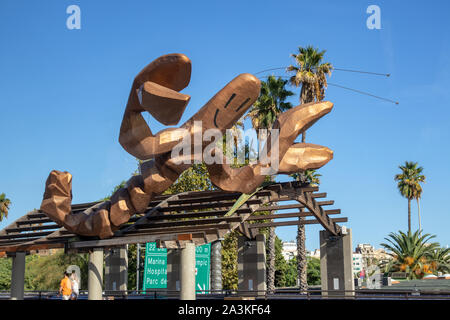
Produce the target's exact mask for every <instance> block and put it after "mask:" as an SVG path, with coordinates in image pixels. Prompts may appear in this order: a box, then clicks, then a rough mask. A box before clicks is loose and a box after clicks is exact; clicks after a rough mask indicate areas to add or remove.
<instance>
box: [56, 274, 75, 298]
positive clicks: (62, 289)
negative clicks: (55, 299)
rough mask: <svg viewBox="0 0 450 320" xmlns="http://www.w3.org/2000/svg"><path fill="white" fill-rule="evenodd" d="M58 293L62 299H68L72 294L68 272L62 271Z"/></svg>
mask: <svg viewBox="0 0 450 320" xmlns="http://www.w3.org/2000/svg"><path fill="white" fill-rule="evenodd" d="M59 294H60V295H61V297H62V300H69V299H70V295H71V294H72V282H71V281H70V279H69V273H68V272H66V271H64V278H63V279H62V280H61V284H60V286H59Z"/></svg>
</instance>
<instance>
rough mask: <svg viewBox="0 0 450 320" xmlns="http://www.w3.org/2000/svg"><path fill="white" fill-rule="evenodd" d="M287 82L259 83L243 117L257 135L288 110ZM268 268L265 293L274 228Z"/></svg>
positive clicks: (271, 280)
mask: <svg viewBox="0 0 450 320" xmlns="http://www.w3.org/2000/svg"><path fill="white" fill-rule="evenodd" d="M287 83H288V81H287V80H283V79H282V78H281V77H278V78H275V77H274V76H273V75H272V76H269V77H268V78H267V80H266V81H262V82H261V92H260V95H259V97H258V100H257V101H256V102H255V103H254V105H253V106H252V108H251V109H250V111H249V113H248V114H247V115H246V116H245V117H246V118H250V119H251V121H252V125H253V128H254V129H255V130H257V133H259V132H258V131H259V129H268V128H271V127H272V125H273V123H274V122H275V120H276V118H277V117H278V115H279V114H280V113H282V112H284V111H286V110H288V109H290V108H292V104H291V103H289V102H286V99H287V98H288V97H290V96H292V95H294V93H293V92H291V91H289V90H287V89H286V84H287ZM267 251H268V267H267V291H268V292H270V293H271V292H273V291H274V290H275V228H274V227H271V228H269V237H268V248H267Z"/></svg>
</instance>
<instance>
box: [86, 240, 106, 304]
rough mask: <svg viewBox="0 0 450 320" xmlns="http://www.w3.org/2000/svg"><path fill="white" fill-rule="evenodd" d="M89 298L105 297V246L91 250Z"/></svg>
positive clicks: (99, 298) (100, 298)
mask: <svg viewBox="0 0 450 320" xmlns="http://www.w3.org/2000/svg"><path fill="white" fill-rule="evenodd" d="M88 269H89V273H88V299H89V300H102V299H103V248H94V249H92V251H90V252H89V267H88Z"/></svg>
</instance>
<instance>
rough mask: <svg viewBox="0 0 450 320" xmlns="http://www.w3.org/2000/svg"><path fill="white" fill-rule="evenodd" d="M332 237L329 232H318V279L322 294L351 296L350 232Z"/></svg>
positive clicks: (353, 284) (353, 285)
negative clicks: (319, 279) (320, 283)
mask: <svg viewBox="0 0 450 320" xmlns="http://www.w3.org/2000/svg"><path fill="white" fill-rule="evenodd" d="M346 230H347V231H346V234H344V235H340V236H334V235H332V234H331V233H330V232H328V231H326V230H323V231H320V278H321V282H322V290H326V291H333V292H329V293H327V292H322V296H327V295H353V293H351V292H345V291H353V290H355V283H354V281H353V266H352V256H353V254H352V252H353V251H352V232H351V229H346Z"/></svg>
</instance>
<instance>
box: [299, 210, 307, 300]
mask: <svg viewBox="0 0 450 320" xmlns="http://www.w3.org/2000/svg"><path fill="white" fill-rule="evenodd" d="M300 211H303V209H300ZM304 219H305V218H304V217H299V218H298V220H299V221H302V220H304ZM305 238H306V237H305V225H304V224H300V225H298V227H297V274H298V285H299V291H300V293H306V290H308V278H307V273H306V267H307V262H306V246H305Z"/></svg>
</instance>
